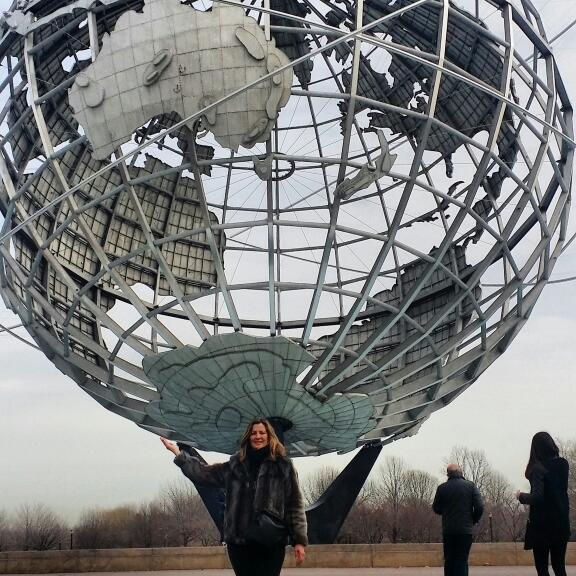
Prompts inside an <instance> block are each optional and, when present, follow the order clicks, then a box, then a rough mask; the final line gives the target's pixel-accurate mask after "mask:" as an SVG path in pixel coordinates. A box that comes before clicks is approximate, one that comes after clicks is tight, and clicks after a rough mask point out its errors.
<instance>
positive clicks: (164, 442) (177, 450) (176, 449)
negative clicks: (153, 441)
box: [160, 437, 180, 456]
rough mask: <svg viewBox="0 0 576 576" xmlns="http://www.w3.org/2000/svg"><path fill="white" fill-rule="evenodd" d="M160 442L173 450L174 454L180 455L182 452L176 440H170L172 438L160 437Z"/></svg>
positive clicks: (167, 448)
mask: <svg viewBox="0 0 576 576" xmlns="http://www.w3.org/2000/svg"><path fill="white" fill-rule="evenodd" d="M160 442H162V444H164V447H165V448H166V450H170V452H172V454H174V456H178V454H180V448H178V446H176V444H174V442H170V440H167V439H166V438H162V437H160Z"/></svg>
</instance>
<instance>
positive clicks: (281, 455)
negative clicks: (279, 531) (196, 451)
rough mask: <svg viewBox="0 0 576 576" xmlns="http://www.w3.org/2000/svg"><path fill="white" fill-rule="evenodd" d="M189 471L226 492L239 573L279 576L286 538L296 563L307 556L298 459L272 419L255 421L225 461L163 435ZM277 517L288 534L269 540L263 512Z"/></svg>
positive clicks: (231, 548)
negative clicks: (210, 459)
mask: <svg viewBox="0 0 576 576" xmlns="http://www.w3.org/2000/svg"><path fill="white" fill-rule="evenodd" d="M161 440H162V443H163V444H164V446H165V447H166V448H167V449H168V450H170V452H172V453H173V454H174V455H175V456H176V458H175V459H174V463H175V464H176V465H177V466H179V467H180V468H181V470H182V472H183V473H184V475H185V476H187V477H188V478H190V480H192V481H193V482H196V483H197V484H199V485H203V486H214V487H218V488H223V489H224V490H225V492H226V507H225V513H224V541H225V542H226V544H227V549H228V556H229V558H230V563H231V564H232V568H233V569H234V573H235V574H236V575H237V576H279V574H280V571H281V569H282V564H283V563H284V554H285V547H286V543H287V542H286V539H287V538H289V540H290V542H291V543H292V544H293V546H294V556H295V559H296V564H301V563H302V562H303V561H304V558H305V555H306V551H305V547H306V545H307V544H308V536H307V524H306V513H305V510H304V500H303V498H302V493H301V491H300V488H299V485H298V477H297V474H296V470H295V469H294V465H293V464H292V461H291V460H290V459H289V458H288V457H287V456H286V451H285V449H284V446H283V445H282V443H281V442H280V440H279V439H278V436H276V433H275V432H274V428H273V427H272V426H271V424H270V422H268V421H267V420H264V419H258V420H254V421H253V422H251V423H250V424H249V425H248V427H247V428H246V432H244V435H243V436H242V439H241V441H240V449H239V450H238V452H237V453H236V454H234V455H232V457H231V458H230V460H229V461H228V462H224V463H222V464H212V465H207V464H205V463H203V462H200V461H199V460H198V459H197V458H195V457H194V456H191V455H190V454H188V453H187V452H185V451H180V449H179V448H178V446H177V445H176V444H174V443H173V442H170V441H168V440H166V438H161ZM263 515H264V516H266V517H268V518H273V519H275V523H276V524H278V523H280V524H281V525H283V526H284V528H285V531H286V534H285V536H284V535H280V537H279V538H278V539H277V540H275V541H274V542H269V541H267V542H263V541H262V531H265V532H266V531H267V532H268V533H270V524H268V525H267V526H264V527H262V525H261V523H260V522H259V520H261V519H262V518H261V517H262V516H263Z"/></svg>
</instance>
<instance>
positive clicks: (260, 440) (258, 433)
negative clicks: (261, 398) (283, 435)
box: [250, 424, 268, 450]
mask: <svg viewBox="0 0 576 576" xmlns="http://www.w3.org/2000/svg"><path fill="white" fill-rule="evenodd" d="M250 446H251V447H252V448H253V449H254V450H259V449H260V448H264V446H268V432H266V426H264V424H254V425H253V426H252V431H251V432H250Z"/></svg>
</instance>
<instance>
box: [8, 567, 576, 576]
mask: <svg viewBox="0 0 576 576" xmlns="http://www.w3.org/2000/svg"><path fill="white" fill-rule="evenodd" d="M567 573H568V576H576V566H568V568H567ZM550 574H551V575H552V574H553V572H552V569H550ZM442 575H443V570H442V568H286V569H284V570H282V575H281V576H442ZM4 576H11V575H4ZM19 576H22V575H19ZM58 576H63V575H61V574H59V575H58ZM66 576H234V573H233V572H232V570H170V571H163V572H90V573H84V574H66ZM469 576H536V570H535V569H534V568H533V567H532V566H471V567H470V575H469Z"/></svg>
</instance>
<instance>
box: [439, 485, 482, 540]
mask: <svg viewBox="0 0 576 576" xmlns="http://www.w3.org/2000/svg"><path fill="white" fill-rule="evenodd" d="M432 508H433V510H434V512H436V514H441V515H442V533H443V534H472V531H473V526H474V524H477V523H478V520H480V518H481V517H482V513H483V512H484V506H483V504H482V497H481V496H480V492H479V490H478V488H477V487H476V485H475V484H474V482H470V480H466V479H465V478H463V477H462V476H452V477H450V478H448V480H447V481H446V482H444V484H440V486H438V488H437V489H436V496H435V497H434V503H433V504H432Z"/></svg>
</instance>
